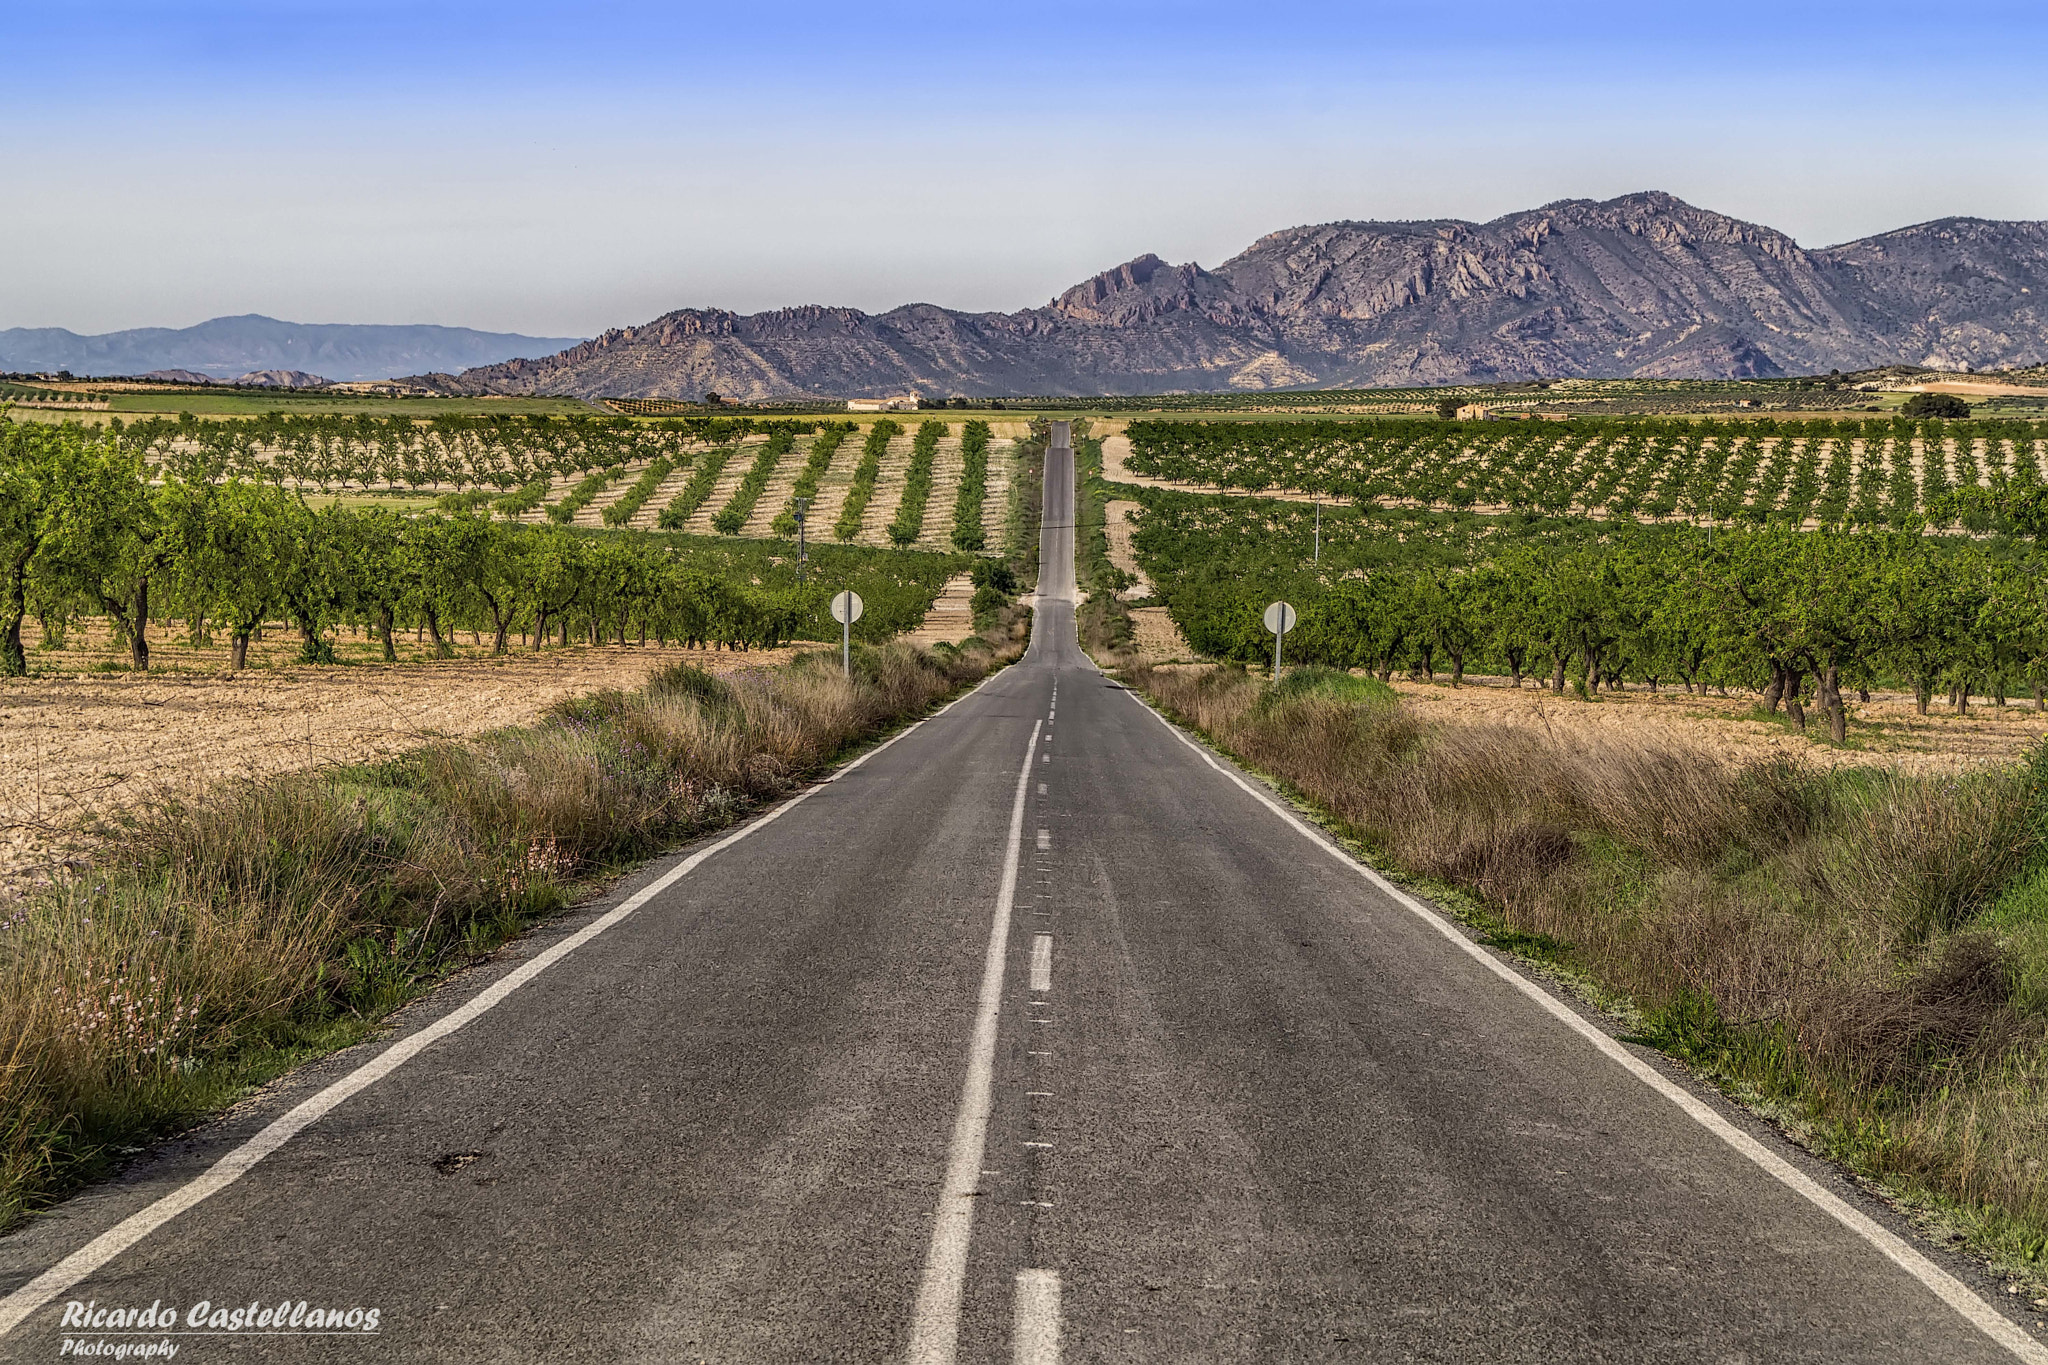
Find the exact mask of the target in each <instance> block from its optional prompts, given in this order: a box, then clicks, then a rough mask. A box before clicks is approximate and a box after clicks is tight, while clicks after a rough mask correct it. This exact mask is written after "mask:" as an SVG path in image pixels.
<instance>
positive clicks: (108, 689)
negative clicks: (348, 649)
mask: <svg viewBox="0 0 2048 1365" xmlns="http://www.w3.org/2000/svg"><path fill="white" fill-rule="evenodd" d="M791 653H793V651H791V650H787V649H780V650H754V651H748V652H733V651H723V650H688V649H675V648H672V649H659V648H656V647H654V646H652V645H648V646H644V647H643V646H632V645H627V646H623V647H621V646H616V645H607V646H580V647H571V648H569V649H550V650H548V651H547V652H545V653H540V654H533V653H520V652H514V653H512V654H509V655H507V656H506V657H504V658H501V659H492V658H463V659H450V660H444V661H440V662H433V663H401V664H370V665H356V666H352V667H342V666H324V667H304V666H297V667H277V668H270V669H264V670H262V671H250V672H247V673H243V674H240V675H228V674H225V673H217V672H199V671H189V672H173V671H169V670H165V671H161V672H151V673H148V674H133V673H108V674H92V673H50V674H46V675H45V676H41V677H31V678H23V679H15V680H11V681H8V682H5V683H0V898H5V897H6V896H7V895H9V894H10V891H11V890H12V889H18V888H19V887H20V886H22V885H23V884H25V883H26V882H28V881H31V880H33V879H34V878H35V877H37V876H42V875H46V874H47V872H48V869H49V865H50V864H51V863H53V862H54V861H56V860H59V859H62V858H65V857H68V856H72V855H74V854H75V853H77V852H78V851H80V850H81V849H83V848H84V847H85V846H86V844H87V842H88V841H87V840H86V839H85V838H84V837H83V836H82V835H81V834H80V829H81V826H83V825H85V824H86V823H88V822H89V821H91V820H92V819H93V818H94V817H96V816H100V815H104V814H106V813H109V812H112V811H116V810H118V809H120V808H122V807H124V806H130V805H133V804H135V803H138V802H141V801H146V800H149V799H151V798H157V797H162V796H167V795H183V794H189V793H191V792H194V791H196V790H199V789H201V788H203V787H204V786H205V785H207V784H209V783H211V782H215V781H218V780H220V779H223V778H238V777H261V776H265V775H268V774H273V773H277V772H282V771H285V770H287V769H292V768H303V767H307V766H309V765H313V764H320V763H349V762H358V761H361V760H364V759H373V758H378V757H384V756H389V755H392V754H396V753H399V752H402V751H404V750H406V749H411V748H415V747H417V746H418V745H420V744H423V743H426V742H428V741H430V740H435V739H444V738H452V737H457V736H462V735H470V734H475V733H477V732H479V731H482V730H491V729H496V728H499V727H501V726H507V725H519V724H523V723H525V722H529V721H531V720H533V719H535V718H536V717H537V716H539V715H540V713H541V712H542V711H543V710H545V709H546V708H547V707H548V706H549V705H550V704H552V703H554V702H556V701H559V700H561V699H563V698H565V697H573V696H578V695H581V694H584V693H588V692H594V691H597V690H599V689H602V688H606V687H622V688H630V687H637V686H639V685H640V684H641V683H642V682H643V681H645V679H646V677H647V675H648V673H649V672H651V671H652V670H653V669H655V668H658V667H660V666H662V665H665V664H669V663H675V662H679V661H687V662H690V663H694V664H697V665H698V666H699V667H702V668H705V669H708V670H710V671H712V672H716V673H730V672H735V671H737V670H740V669H743V668H759V667H764V666H768V665H771V664H776V663H780V662H782V661H784V660H786V659H787V658H788V657H789V656H790V654H791Z"/></svg>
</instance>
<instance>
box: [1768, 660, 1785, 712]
mask: <svg viewBox="0 0 2048 1365" xmlns="http://www.w3.org/2000/svg"><path fill="white" fill-rule="evenodd" d="M1784 699H1785V666H1784V665H1783V664H1781V663H1779V662H1778V661H1777V660H1775V659H1773V660H1772V661H1771V685H1770V686H1769V687H1766V688H1765V689H1764V710H1766V711H1776V710H1777V709H1778V703H1779V702H1781V701H1783V700H1784Z"/></svg>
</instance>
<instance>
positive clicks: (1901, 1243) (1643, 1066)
mask: <svg viewBox="0 0 2048 1365" xmlns="http://www.w3.org/2000/svg"><path fill="white" fill-rule="evenodd" d="M1123 691H1124V692H1125V693H1126V694H1127V695H1129V696H1130V698H1131V699H1132V700H1133V701H1135V702H1137V703H1138V704H1139V705H1140V706H1142V707H1144V708H1145V710H1146V711H1148V712H1150V713H1151V714H1152V715H1153V716H1154V717H1156V718H1157V719H1158V721H1159V723H1160V724H1161V725H1164V726H1165V727H1166V728H1167V731H1168V733H1170V734H1172V736H1173V737H1174V738H1175V739H1177V740H1179V741H1180V742H1181V743H1183V744H1185V745H1187V746H1188V748H1190V749H1192V750H1194V752H1195V753H1196V754H1197V755H1199V756H1200V757H1201V759H1202V761H1203V762H1205V763H1207V764H1208V765H1209V766H1210V767H1212V768H1214V769H1215V770H1216V771H1217V772H1219V773H1222V774H1223V775H1224V776H1225V777H1227V778H1229V779H1230V780H1231V781H1232V782H1235V783H1236V784H1237V785H1238V786H1239V787H1241V788H1243V789H1244V790H1245V791H1246V792H1248V793H1250V794H1251V796H1252V798H1253V799H1254V800H1256V801H1258V802H1260V803H1261V804H1262V805H1264V806H1265V807H1266V808H1267V809H1268V810H1270V811H1272V812H1273V813H1274V814H1276V815H1278V816H1279V817H1280V818H1281V819H1282V820H1285V821H1286V822H1287V823H1288V824H1290V825H1292V826H1294V828H1295V829H1296V831H1298V832H1299V833H1301V834H1302V835H1303V836H1305V837H1306V838H1307V839H1308V840H1309V842H1310V843H1313V844H1314V845H1316V847H1318V848H1320V849H1322V850H1323V851H1324V852H1326V853H1328V854H1329V855H1330V856H1331V857H1333V858H1335V859H1336V860H1337V861H1338V862H1340V863H1342V864H1344V865H1345V866H1346V867H1349V868H1352V869H1354V870H1356V871H1357V872H1358V873H1359V874H1360V875H1361V876H1363V877H1364V878H1365V879H1366V880H1367V881H1369V882H1371V883H1372V884H1373V885H1374V886H1376V887H1378V888H1379V889H1380V890H1381V891H1383V892H1385V893H1386V894H1387V895H1388V896H1390V897H1392V898H1393V899H1394V900H1395V901H1396V902H1397V903H1399V904H1400V905H1401V906H1402V907H1403V908H1405V909H1407V910H1408V911H1410V912H1411V913H1413V914H1414V915H1415V916H1417V917H1418V918H1420V919H1421V920H1422V921H1423V922H1424V923H1426V924H1428V925H1429V926H1430V927H1431V928H1433V929H1435V930H1436V931H1437V932H1438V933H1440V934H1442V935H1443V936H1444V937H1445V938H1446V939H1448V940H1450V941H1451V942H1452V943H1453V944H1455V945H1457V946H1458V947H1459V948H1461V949H1463V950H1464V951H1465V953H1466V954H1467V955H1469V956H1471V957H1472V958H1474V959H1476V960H1477V961H1479V962H1481V963H1484V964H1485V966H1486V968H1487V970H1488V971H1491V972H1492V973H1493V974H1494V975H1495V976H1498V977H1499V978H1500V979H1501V980H1503V981H1505V982H1507V983H1508V984H1509V985H1511V986H1513V987H1514V988H1515V989H1516V990H1518V991H1520V992H1521V993H1522V994H1523V995H1525V996H1527V997H1528V998H1529V999H1530V1000H1533V1001H1534V1002H1535V1003H1536V1004H1538V1005H1540V1006H1542V1007H1543V1009H1544V1010H1546V1011H1547V1012H1548V1013H1549V1014H1551V1015H1552V1016H1553V1017H1555V1018H1556V1019H1557V1020H1558V1021H1559V1022H1561V1023H1562V1024H1564V1025H1565V1026H1566V1027H1567V1028H1570V1029H1571V1030H1572V1031H1573V1032H1575V1033H1577V1034H1578V1035H1579V1036H1580V1037H1582V1038H1584V1039H1585V1040H1586V1041H1587V1042H1589V1043H1591V1044H1592V1045H1593V1046H1594V1047H1596V1048H1598V1049H1599V1050H1600V1051H1601V1052H1602V1053H1604V1054H1606V1056H1607V1057H1608V1059H1609V1060H1611V1061H1613V1062H1615V1063H1617V1064H1618V1065H1620V1066H1621V1067H1622V1068H1623V1069H1624V1070H1626V1071H1627V1072H1628V1073H1629V1074H1630V1075H1632V1076H1634V1077H1635V1078H1636V1079H1637V1080H1639V1081H1641V1082H1642V1083H1643V1084H1644V1085H1647V1086H1648V1087H1650V1089H1652V1090H1654V1091H1656V1092H1657V1093H1658V1094H1660V1095H1662V1096H1663V1097H1664V1098H1665V1099H1667V1100H1669V1101H1671V1103H1673V1104H1675V1105H1677V1106H1678V1108H1679V1109H1680V1110H1682V1111H1683V1112H1684V1113H1685V1114H1686V1116H1687V1117H1689V1118H1691V1119H1692V1120H1693V1121H1694V1122H1696V1123H1698V1124H1699V1125H1700V1126H1701V1127H1702V1128H1705V1129H1706V1130H1707V1131H1708V1132H1710V1133H1712V1134H1713V1135H1714V1136H1715V1137H1717V1138H1719V1139H1721V1141H1722V1142H1724V1143H1726V1144H1727V1145H1728V1146H1730V1147H1732V1148H1734V1149H1735V1150H1736V1151H1737V1152H1739V1153H1741V1154H1742V1155H1743V1156H1744V1157H1746V1158H1748V1159H1749V1160H1750V1161H1751V1162H1752V1163H1753V1164H1755V1165H1756V1166H1757V1167H1759V1168H1760V1169H1762V1170H1763V1171H1764V1172H1765V1173H1766V1174H1768V1175H1770V1176H1771V1177H1772V1178H1774V1179H1775V1180H1777V1181H1778V1182H1779V1183H1780V1184H1782V1185H1784V1186H1785V1187H1786V1188H1788V1189H1790V1190H1792V1191H1793V1192H1794V1193H1796V1194H1798V1195H1800V1196H1801V1197H1802V1198H1804V1199H1806V1200H1807V1202H1809V1203H1811V1204H1812V1205H1814V1206H1815V1207H1816V1208H1818V1209H1820V1210H1821V1211H1822V1212H1823V1213H1826V1214H1827V1215H1828V1216H1829V1217H1831V1218H1833V1219H1834V1220H1835V1221H1836V1222H1838V1223H1840V1224H1841V1225H1842V1226H1843V1227H1845V1228H1847V1229H1849V1231H1851V1232H1853V1233H1855V1234H1856V1235H1857V1236H1859V1237H1861V1238H1862V1239H1863V1240H1864V1241H1865V1242H1867V1243H1869V1244H1870V1245H1871V1246H1872V1247H1873V1248H1875V1249H1876V1250H1877V1251H1878V1252H1879V1253H1881V1254H1882V1255H1883V1256H1884V1257H1885V1259H1887V1260H1889V1261H1890V1262H1892V1264H1894V1265H1896V1266H1898V1267H1899V1269H1901V1270H1903V1271H1905V1272H1906V1273H1907V1274H1908V1275H1911V1276H1912V1277H1913V1278H1914V1279H1916V1280H1918V1281H1919V1282H1920V1283H1921V1284H1922V1285H1924V1286H1925V1287H1926V1288H1927V1289H1929V1290H1930V1291H1932V1292H1933V1294H1934V1295H1935V1297H1937V1298H1939V1299H1940V1300H1941V1301H1942V1302H1943V1303H1945V1304H1947V1305H1948V1306H1949V1307H1950V1308H1952V1309H1954V1310H1955V1311H1956V1312H1957V1313H1958V1314H1959V1315H1961V1316H1962V1317H1963V1318H1965V1319H1966V1320H1968V1321H1969V1323H1970V1324H1971V1325H1972V1326H1973V1327H1975V1328H1976V1329H1977V1330H1978V1331H1980V1332H1982V1333H1983V1334H1984V1335H1985V1336H1987V1337H1990V1338H1991V1339H1992V1340H1993V1341H1995V1342H1997V1343H1998V1344H1999V1345H2000V1346H2003V1347H2004V1348H2005V1349H2006V1350H2008V1351H2010V1352H2011V1353H2012V1354H2013V1355H2014V1356H2017V1357H2018V1358H2019V1359H2021V1360H2024V1361H2027V1362H2029V1365H2048V1347H2044V1346H2043V1345H2042V1344H2041V1343H2040V1342H2038V1341H2036V1340H2034V1339H2033V1338H2032V1337H2030V1336H2028V1335H2027V1334H2026V1332H2025V1331H2023V1330H2022V1329H2021V1328H2020V1327H2019V1326H2018V1325H2017V1324H2015V1323H2014V1322H2013V1321H2012V1320H2011V1319H2010V1318H2008V1317H2006V1316H2005V1315H2004V1314H2003V1313H2000V1312H1999V1311H1998V1310H1997V1309H1995V1308H1993V1307H1991V1305H1989V1304H1987V1303H1986V1302H1984V1300H1983V1298H1982V1297H1980V1296H1979V1295H1978V1294H1977V1292H1976V1291H1975V1290H1973V1289H1971V1288H1970V1287H1969V1286H1968V1285H1966V1284H1964V1283H1963V1282H1962V1281H1961V1280H1959V1279H1957V1278H1956V1277H1955V1276H1953V1275H1951V1274H1949V1273H1948V1272H1947V1271H1946V1270H1943V1269H1942V1268H1941V1267H1940V1266H1938V1265H1936V1264H1935V1263H1934V1262H1933V1261H1931V1260H1929V1259H1928V1258H1927V1257H1926V1256H1925V1255H1924V1254H1922V1253H1921V1252H1920V1251H1919V1250H1917V1249H1916V1248H1914V1247H1913V1246H1912V1245H1910V1244H1909V1243H1907V1242H1906V1240H1905V1239H1904V1238H1902V1237H1900V1236H1899V1235H1898V1234H1897V1233H1895V1232H1892V1231H1891V1230H1890V1229H1888V1228H1886V1227H1885V1226H1884V1225H1882V1224H1881V1223H1879V1222H1877V1221H1876V1220H1875V1219H1873V1218H1871V1217H1870V1216H1869V1215H1868V1214H1866V1213H1864V1212H1863V1211H1862V1210H1861V1209H1858V1208H1856V1207H1855V1206H1854V1205H1852V1204H1850V1203H1849V1202H1847V1201H1846V1200H1844V1199H1843V1198H1841V1196H1839V1195H1837V1194H1835V1193H1834V1192H1832V1191H1830V1190H1828V1189H1825V1188H1823V1187H1822V1186H1821V1185H1820V1184H1819V1183H1818V1182H1816V1181H1815V1180H1814V1179H1813V1178H1812V1177H1811V1176H1809V1175H1807V1174H1806V1173H1805V1172H1804V1171H1802V1170H1800V1169H1799V1168H1798V1167H1797V1166H1794V1165H1793V1164H1792V1163H1791V1162H1789V1161H1787V1160H1785V1159H1784V1158H1783V1157H1781V1156H1779V1155H1778V1154H1777V1153H1776V1152H1773V1151H1772V1150H1771V1149H1770V1148H1768V1147H1766V1146H1764V1145H1763V1144H1762V1143H1760V1142H1758V1141H1757V1140H1756V1139H1755V1138H1753V1137H1751V1136H1750V1135H1749V1134H1748V1133H1745V1132H1743V1131H1742V1130H1741V1129H1740V1128H1737V1127H1736V1126H1735V1125H1734V1124H1732V1123H1730V1122H1729V1121H1728V1120H1727V1119H1726V1118H1723V1117H1722V1116H1721V1115H1720V1114H1719V1113H1717V1112H1716V1111H1715V1110H1714V1109H1713V1108H1712V1107H1711V1106H1710V1105H1708V1104H1707V1103H1705V1102H1704V1101H1703V1100H1701V1099H1700V1098H1699V1097H1698V1096H1696V1095H1694V1094H1693V1093H1692V1092H1691V1091H1689V1090H1687V1089H1686V1088H1685V1087H1684V1086H1681V1085H1679V1084H1678V1083H1677V1082H1675V1081H1673V1080H1672V1079H1671V1078H1670V1077H1668V1076H1666V1075H1664V1073H1662V1072H1661V1071H1658V1070H1657V1069H1656V1068H1655V1067H1653V1066H1651V1065H1650V1064H1649V1063H1648V1062H1646V1061H1644V1060H1643V1059H1642V1058H1640V1057H1638V1056H1636V1055H1635V1054H1634V1053H1633V1052H1630V1051H1629V1050H1628V1049H1627V1048H1625V1047H1623V1046H1622V1045H1621V1044H1620V1043H1618V1042H1616V1041H1615V1040H1614V1039H1613V1038H1611V1037H1609V1036H1608V1034H1607V1033H1606V1032H1605V1031H1603V1030H1602V1029H1600V1028H1598V1027H1596V1026H1595V1025H1593V1024H1592V1023H1590V1022H1588V1021H1587V1020H1586V1019H1585V1018H1584V1017H1583V1016H1581V1015H1580V1014H1579V1013H1578V1011H1576V1010H1574V1009H1572V1008H1571V1007H1570V1006H1568V1005H1566V1004H1565V1003H1564V1002H1563V1001H1561V1000H1559V999H1558V998H1557V997H1555V996H1553V995H1551V994H1550V993H1549V992H1548V991H1546V990H1544V989H1543V988H1542V987H1541V986H1538V985H1537V984H1536V983H1535V982H1533V981H1531V980H1529V979H1528V978H1527V977H1525V976H1523V975H1522V974H1521V973H1520V972H1517V971H1516V970H1515V969H1514V968H1512V967H1510V966H1509V965H1508V964H1507V963H1505V962H1503V961H1502V960H1501V959H1499V958H1497V957H1495V956H1494V955H1493V954H1492V953H1489V952H1487V951H1486V950H1485V949H1484V948H1482V947H1480V946H1479V945H1478V944H1477V943H1474V942H1473V941H1472V940H1471V939H1469V938H1467V937H1465V935H1464V934H1462V933H1460V932H1459V931H1458V929H1457V927H1456V926H1455V925H1453V924H1452V923H1451V922H1450V921H1449V920H1447V919H1445V918H1444V917H1443V916H1442V915H1439V914H1438V913H1437V912H1436V911H1434V910H1432V909H1430V908H1429V907H1428V906H1427V905H1424V904H1423V903H1422V902H1421V901H1419V900H1417V899H1416V898H1415V897H1413V896H1411V895H1409V894H1408V893H1407V892H1406V891H1403V890H1402V889H1401V888H1400V887H1398V886H1396V885H1394V884H1393V883H1392V882H1390V881H1388V880H1387V879H1386V878H1385V877H1383V876H1381V875H1380V874H1379V872H1378V871H1377V870H1375V869H1374V868H1372V867H1370V866H1369V865H1367V864H1365V863H1363V862H1360V861H1359V860H1358V859H1357V858H1356V857H1354V856H1353V855H1352V854H1351V853H1350V852H1349V851H1348V850H1347V849H1345V848H1343V847H1341V846H1340V845H1338V844H1336V843H1334V842H1333V841H1331V840H1330V839H1329V838H1327V837H1325V835H1324V834H1323V833H1322V832H1321V831H1319V830H1317V829H1316V828H1315V827H1313V826H1312V825H1310V824H1309V823H1308V822H1307V821H1305V820H1303V819H1302V818H1301V817H1300V816H1299V815H1298V814H1296V813H1295V812H1294V811H1292V810H1290V809H1288V808H1287V807H1286V806H1285V805H1282V804H1281V803H1280V802H1279V801H1278V800H1277V799H1275V798H1274V797H1273V796H1272V795H1271V794H1270V793H1268V792H1266V791H1263V790H1261V789H1260V788H1259V787H1257V786H1255V785H1254V784H1252V783H1250V782H1248V781H1246V780H1245V779H1244V778H1243V777H1240V776H1239V775H1238V774H1237V773H1234V772H1232V771H1231V770H1230V769H1229V768H1226V767H1225V766H1224V765H1223V764H1221V763H1219V762H1217V761H1216V757H1215V755H1214V754H1211V753H1210V752H1209V751H1208V750H1207V749H1206V748H1204V747H1203V746H1202V745H1200V744H1198V743H1196V742H1195V741H1194V740H1193V739H1192V738H1190V737H1189V736H1188V735H1187V734H1186V733H1184V732H1183V731H1182V730H1181V728H1180V727H1179V726H1178V725H1175V724H1174V723H1173V722H1172V721H1170V720H1168V719H1167V718H1166V717H1165V716H1164V715H1162V714H1160V712H1159V710H1158V708H1156V707H1154V706H1153V705H1152V704H1151V703H1150V702H1149V701H1147V700H1145V698H1143V697H1141V696H1139V695H1138V694H1137V692H1135V691H1134V690H1132V689H1131V688H1129V687H1125V688H1124V689H1123Z"/></svg>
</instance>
